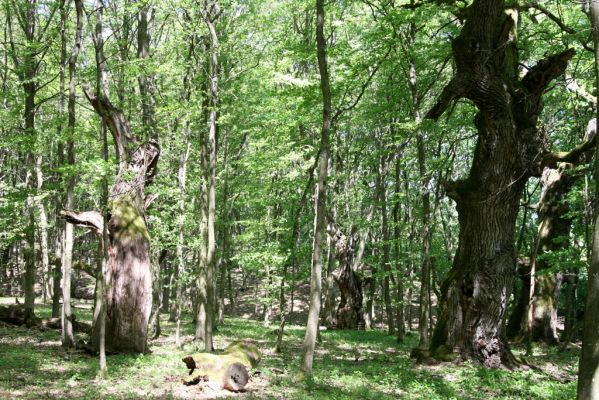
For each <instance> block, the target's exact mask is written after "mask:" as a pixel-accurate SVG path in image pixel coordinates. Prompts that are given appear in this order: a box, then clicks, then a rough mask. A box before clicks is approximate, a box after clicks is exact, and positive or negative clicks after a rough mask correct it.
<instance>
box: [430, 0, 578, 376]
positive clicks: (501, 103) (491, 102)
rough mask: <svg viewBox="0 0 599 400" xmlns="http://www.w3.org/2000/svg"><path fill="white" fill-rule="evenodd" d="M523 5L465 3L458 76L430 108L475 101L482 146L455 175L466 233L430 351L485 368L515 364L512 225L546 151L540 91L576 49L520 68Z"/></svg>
mask: <svg viewBox="0 0 599 400" xmlns="http://www.w3.org/2000/svg"><path fill="white" fill-rule="evenodd" d="M516 13H517V10H515V9H513V8H509V7H507V6H506V4H505V2H504V1H491V0H475V1H474V2H473V3H472V5H471V6H469V7H467V8H465V9H464V10H463V12H462V14H461V17H462V18H464V19H465V23H464V26H463V28H462V30H461V32H460V35H459V36H458V37H457V38H456V39H455V40H454V41H453V43H452V50H453V57H454V60H455V63H456V74H455V76H454V77H453V78H452V79H451V81H450V83H449V84H448V85H447V86H446V87H445V89H444V90H443V92H442V94H441V95H440V97H439V99H438V101H437V103H436V104H435V106H434V107H433V108H432V109H431V110H430V111H429V112H428V114H427V115H426V117H427V118H429V119H437V118H439V117H440V116H441V115H442V114H443V113H444V112H445V110H446V109H447V108H448V106H449V105H450V104H451V103H452V102H453V101H454V100H456V99H459V98H467V99H469V100H471V101H472V102H473V103H474V104H475V105H476V107H477V108H478V114H477V116H476V119H475V125H476V127H477V130H478V139H477V145H476V148H475V151H474V158H473V160H472V165H471V168H470V173H469V175H468V177H467V178H465V179H462V180H459V181H454V182H449V183H448V184H447V185H446V192H447V195H448V196H449V197H451V198H452V199H453V200H454V201H455V202H456V208H457V211H458V216H459V224H460V241H459V245H458V250H457V252H456V255H455V258H454V264H453V267H452V270H451V272H450V273H449V275H448V276H447V278H446V280H445V281H444V282H443V284H442V291H441V296H442V298H441V302H442V305H441V307H440V315H439V321H438V322H437V325H436V327H435V330H434V334H433V337H432V340H431V351H432V352H433V355H435V354H436V355H439V353H446V352H453V351H456V352H459V354H460V355H461V356H462V357H463V358H467V359H474V360H477V361H479V362H480V363H482V364H484V365H485V366H488V367H499V366H501V365H508V366H509V365H513V364H515V360H514V358H513V356H512V354H511V352H510V350H509V347H508V344H507V340H506V338H505V333H504V328H503V321H504V315H505V311H506V308H507V301H508V299H509V296H510V292H511V290H512V287H513V281H514V271H515V260H516V254H515V251H514V229H515V223H516V217H517V214H518V209H519V202H520V198H521V195H522V191H523V188H524V184H525V183H526V180H527V179H528V177H530V176H531V175H532V174H533V173H534V171H535V170H538V169H539V166H540V161H541V157H539V155H540V154H542V153H543V143H542V135H541V132H540V131H539V130H538V129H537V126H536V122H537V118H538V115H539V113H540V112H541V110H542V108H543V102H542V96H543V94H544V92H545V90H546V89H547V86H548V85H549V83H550V82H551V81H552V80H554V79H555V78H557V77H558V76H560V75H561V74H562V73H563V72H564V70H565V68H566V65H567V62H568V61H569V60H570V59H571V58H572V56H573V55H574V51H573V50H571V49H569V50H566V51H563V52H561V53H559V54H556V55H552V56H549V57H547V58H546V59H544V60H541V61H539V62H538V63H537V64H536V65H535V66H534V67H532V68H530V69H529V70H528V72H527V73H526V74H525V75H524V77H522V78H520V77H519V74H518V62H519V60H518V52H517V48H516V40H517V37H516V24H515V19H514V18H515V17H516Z"/></svg>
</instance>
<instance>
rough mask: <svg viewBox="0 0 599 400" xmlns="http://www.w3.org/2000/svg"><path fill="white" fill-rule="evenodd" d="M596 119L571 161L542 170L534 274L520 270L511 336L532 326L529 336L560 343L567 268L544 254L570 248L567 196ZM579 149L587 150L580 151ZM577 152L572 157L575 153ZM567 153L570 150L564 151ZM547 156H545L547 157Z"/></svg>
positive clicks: (588, 156) (521, 334) (592, 139)
mask: <svg viewBox="0 0 599 400" xmlns="http://www.w3.org/2000/svg"><path fill="white" fill-rule="evenodd" d="M595 131H596V121H595V119H593V120H591V121H590V122H589V124H588V126H587V129H586V134H585V138H584V141H583V143H582V144H581V145H579V146H577V148H576V149H575V150H573V151H571V152H570V153H569V154H570V156H568V157H564V156H562V157H561V159H564V158H567V159H568V162H564V161H560V162H558V163H557V164H556V165H552V164H549V165H547V166H545V168H544V169H543V173H542V175H541V182H542V185H543V186H542V187H543V189H542V190H541V196H540V199H539V203H538V205H537V213H538V218H539V227H538V233H537V240H536V243H535V246H534V249H533V254H532V256H531V258H530V259H531V264H534V265H533V266H534V269H535V274H531V273H530V268H531V266H530V265H529V266H528V269H526V270H525V271H521V273H520V277H521V278H522V291H521V294H520V298H519V300H518V303H517V305H516V307H515V308H514V312H513V314H512V316H511V317H510V320H509V323H508V327H507V332H508V336H509V337H512V338H516V339H522V338H523V337H524V335H525V333H526V332H527V329H528V325H529V324H530V325H531V327H530V328H531V329H530V338H531V340H534V341H539V340H540V341H544V342H546V343H549V344H557V343H558V342H559V338H558V335H557V305H558V297H559V293H560V288H561V283H562V280H563V274H564V273H565V271H555V270H553V271H547V270H549V269H550V268H551V267H553V265H552V263H551V262H550V260H548V259H547V258H546V257H543V255H544V254H546V253H549V252H555V251H559V250H563V249H566V248H568V247H569V236H570V228H571V225H572V218H571V217H570V216H569V215H568V213H569V211H570V207H569V205H568V202H567V195H568V193H569V192H570V190H571V188H572V186H573V185H574V184H575V182H576V181H577V179H578V178H580V174H577V173H576V172H575V171H574V166H575V165H576V164H581V163H587V162H589V161H590V159H591V156H592V153H591V152H590V151H591V150H592V147H590V145H589V144H592V145H594V143H595ZM579 149H586V150H585V151H579ZM573 152H576V155H575V156H573V155H572V153H573ZM562 154H568V153H562ZM547 158H548V157H546V159H547ZM531 275H533V276H534V279H535V282H534V285H533V286H534V288H533V296H532V299H530V302H531V304H532V309H530V313H531V321H527V320H526V318H525V316H526V314H527V313H528V311H529V310H528V308H529V307H528V302H529V301H528V300H527V299H529V294H528V291H530V288H531Z"/></svg>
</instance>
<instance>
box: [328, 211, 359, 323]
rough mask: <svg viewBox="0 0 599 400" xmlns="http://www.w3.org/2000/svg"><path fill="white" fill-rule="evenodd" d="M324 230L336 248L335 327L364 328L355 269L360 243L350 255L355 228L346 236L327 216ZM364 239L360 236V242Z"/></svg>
mask: <svg viewBox="0 0 599 400" xmlns="http://www.w3.org/2000/svg"><path fill="white" fill-rule="evenodd" d="M327 232H328V234H329V237H330V238H331V240H332V244H333V245H334V246H335V248H336V257H337V261H338V264H339V265H338V267H337V270H336V271H335V272H334V273H333V279H334V280H335V283H336V284H337V286H338V287H339V292H340V294H341V300H340V301H339V305H338V307H337V325H336V326H337V328H338V329H364V327H365V321H364V311H363V309H362V302H363V297H364V296H363V284H362V279H361V278H360V276H359V275H358V274H357V273H356V272H357V271H356V270H357V268H358V266H359V265H360V262H361V258H362V254H363V253H364V245H361V246H360V250H359V251H358V254H357V255H356V256H354V252H355V236H356V235H355V232H352V234H351V235H349V237H348V236H347V235H345V234H344V233H343V232H342V231H341V229H340V228H339V227H337V226H336V224H335V222H333V220H332V218H330V217H329V222H328V227H327ZM365 241H366V235H364V236H363V237H362V241H361V244H362V243H365Z"/></svg>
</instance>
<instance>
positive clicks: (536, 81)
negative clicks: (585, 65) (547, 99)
mask: <svg viewBox="0 0 599 400" xmlns="http://www.w3.org/2000/svg"><path fill="white" fill-rule="evenodd" d="M574 53H575V51H574V49H567V50H565V51H562V52H561V53H558V54H554V55H552V56H549V57H547V58H545V59H543V60H541V61H539V62H538V63H537V65H535V66H534V67H532V68H531V69H530V70H529V71H528V73H527V74H526V75H525V76H524V78H522V81H521V82H522V84H523V85H524V87H525V88H526V89H527V90H528V92H529V93H530V94H531V95H533V96H541V95H542V94H543V92H544V91H545V89H546V88H547V86H548V85H549V83H550V82H551V81H552V80H554V79H555V78H557V77H558V76H560V75H562V74H563V73H564V71H565V70H566V67H567V66H568V61H570V59H571V58H572V57H574Z"/></svg>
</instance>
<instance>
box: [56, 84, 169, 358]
mask: <svg viewBox="0 0 599 400" xmlns="http://www.w3.org/2000/svg"><path fill="white" fill-rule="evenodd" d="M84 91H85V94H86V96H87V98H88V100H89V101H90V103H91V104H92V106H93V107H94V109H95V110H96V112H97V113H98V114H99V115H100V116H101V117H102V119H103V121H104V122H105V123H106V125H107V126H108V128H109V129H110V131H111V133H112V135H113V138H114V141H115V145H116V147H117V155H118V158H119V160H120V163H119V173H118V175H117V177H116V180H115V183H114V185H113V187H112V188H111V191H110V198H111V201H110V203H109V206H110V219H109V221H108V226H107V230H108V238H109V240H108V243H107V245H108V248H107V252H108V262H107V267H106V268H107V271H106V281H107V282H108V287H107V288H106V289H107V293H106V302H107V315H106V349H107V351H110V352H135V353H143V352H146V351H147V350H148V348H147V326H148V320H149V317H150V311H151V305H152V284H151V270H150V236H149V233H148V229H147V226H146V221H145V208H146V206H147V204H146V201H145V197H144V195H143V190H144V187H145V184H147V182H148V181H150V180H151V179H152V177H153V173H154V171H155V164H156V162H157V160H158V155H159V153H160V150H159V147H158V144H157V143H156V142H155V141H153V140H150V141H149V142H147V143H144V144H140V143H139V142H137V140H136V139H135V138H134V137H133V136H132V135H131V131H130V128H129V124H128V122H127V120H126V118H125V116H124V115H123V113H122V112H121V111H120V110H118V109H117V108H115V107H114V106H113V105H112V104H111V103H110V101H109V100H108V98H107V97H106V96H105V93H102V94H100V95H99V96H96V95H95V94H93V93H91V92H90V91H89V90H88V89H85V90H84ZM128 148H131V150H130V153H129V154H128V157H127V161H124V158H125V152H126V151H127V149H128ZM63 214H64V216H65V219H66V221H67V222H70V223H73V224H78V225H83V226H87V227H89V228H92V229H93V230H94V231H95V232H96V234H97V235H98V236H101V235H102V231H103V225H104V224H103V222H102V216H101V215H100V214H99V213H95V212H85V213H75V212H70V211H65V212H63ZM98 329H99V327H98ZM93 336H94V337H96V336H97V335H93ZM92 345H93V346H94V347H95V349H96V350H97V345H98V344H97V343H92Z"/></svg>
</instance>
